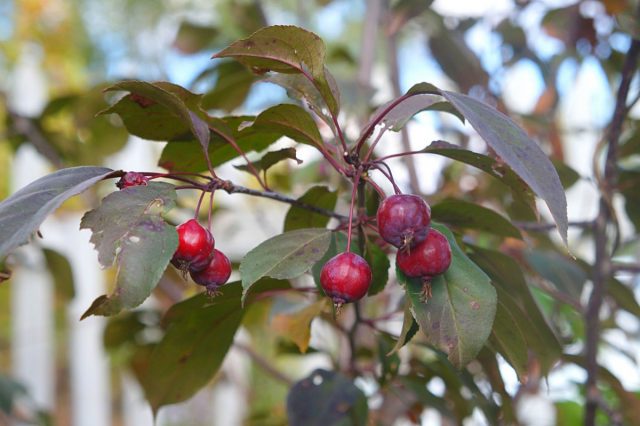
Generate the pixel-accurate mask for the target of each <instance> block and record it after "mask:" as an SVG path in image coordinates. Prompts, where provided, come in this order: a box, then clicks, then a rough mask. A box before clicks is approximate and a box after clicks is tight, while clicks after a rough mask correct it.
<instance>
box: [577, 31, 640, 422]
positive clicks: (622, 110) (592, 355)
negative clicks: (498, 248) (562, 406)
mask: <svg viewBox="0 0 640 426" xmlns="http://www.w3.org/2000/svg"><path fill="white" fill-rule="evenodd" d="M639 55H640V40H637V39H636V40H633V41H632V42H631V46H630V47H629V51H628V52H627V56H626V59H625V62H624V65H623V67H622V73H621V75H622V80H621V81H620V87H619V88H618V94H617V97H616V105H615V109H614V113H613V118H612V120H611V124H610V125H609V131H608V132H607V137H606V139H607V141H608V147H609V149H608V152H607V158H606V162H605V171H604V182H603V185H602V186H601V188H602V190H601V194H600V207H599V212H598V217H597V218H596V220H595V227H594V231H595V268H594V269H593V277H592V282H593V289H592V291H591V295H590V296H589V302H588V304H587V310H586V313H585V324H586V327H585V328H586V342H585V358H586V365H585V367H586V370H587V381H586V384H585V387H586V395H587V403H586V409H585V421H584V422H585V423H584V424H585V425H586V426H594V425H595V422H596V413H597V410H598V408H601V402H600V400H599V399H600V398H599V392H598V387H597V382H598V359H597V355H598V342H599V340H600V308H601V306H602V299H603V296H604V294H605V292H606V283H607V280H608V279H609V277H610V275H611V272H612V265H611V256H610V254H609V253H608V252H607V245H608V242H609V241H608V237H607V225H608V224H609V223H610V222H611V220H612V216H613V211H612V209H611V205H610V203H609V197H610V191H612V190H613V188H615V185H616V182H617V177H618V176H617V175H618V173H617V161H618V139H619V138H620V133H621V131H622V123H623V122H624V118H625V114H626V112H627V104H626V102H627V96H628V93H629V86H630V84H631V80H632V78H633V74H634V72H635V69H636V65H637V62H638V56H639Z"/></svg>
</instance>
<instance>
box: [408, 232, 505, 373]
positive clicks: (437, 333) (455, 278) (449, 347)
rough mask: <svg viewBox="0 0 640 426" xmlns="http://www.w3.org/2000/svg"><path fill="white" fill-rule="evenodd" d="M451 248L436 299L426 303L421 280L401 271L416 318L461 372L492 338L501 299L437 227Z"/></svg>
mask: <svg viewBox="0 0 640 426" xmlns="http://www.w3.org/2000/svg"><path fill="white" fill-rule="evenodd" d="M433 227H434V228H435V229H437V230H438V231H440V232H442V233H443V234H444V235H445V236H446V237H447V240H448V241H449V244H450V245H451V254H452V260H451V266H449V269H448V270H447V271H446V272H445V273H444V274H442V275H439V276H438V277H436V278H435V279H434V280H433V281H432V283H431V286H432V297H431V298H430V299H429V300H428V301H427V302H423V301H422V282H421V280H420V279H414V278H409V277H406V276H405V275H404V274H403V273H402V271H401V270H400V269H399V268H396V270H397V276H398V280H399V281H400V282H401V283H402V284H404V286H405V288H406V291H407V296H408V297H409V300H410V301H411V306H412V308H411V310H412V312H413V316H414V318H415V319H416V321H417V322H418V324H419V325H420V330H421V331H422V333H423V334H424V335H425V336H426V337H427V341H428V342H429V343H430V344H431V345H433V346H435V347H437V348H438V349H440V350H441V351H443V352H444V353H446V354H447V358H448V359H449V361H450V362H451V363H452V364H453V365H454V366H456V367H457V368H462V367H464V366H465V365H467V364H468V363H469V362H470V361H471V360H473V358H474V357H475V356H476V355H477V354H478V352H479V351H480V349H481V348H482V346H484V344H485V342H486V341H487V338H488V337H489V335H490V333H491V329H492V325H493V319H494V317H495V314H496V303H497V297H496V292H495V289H494V288H493V286H492V285H491V283H490V280H489V277H488V276H487V275H485V273H484V272H482V270H481V269H480V268H478V267H477V266H476V265H475V264H474V263H473V262H472V261H471V260H469V258H468V257H467V256H466V255H465V254H464V253H463V252H462V250H461V249H460V247H458V244H457V242H456V240H455V238H454V236H453V234H452V233H451V231H449V230H448V229H447V228H446V227H444V226H441V225H433Z"/></svg>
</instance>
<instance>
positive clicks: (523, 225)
mask: <svg viewBox="0 0 640 426" xmlns="http://www.w3.org/2000/svg"><path fill="white" fill-rule="evenodd" d="M512 223H513V224H514V225H515V226H516V227H518V228H520V229H522V230H524V231H534V232H547V231H552V230H554V229H556V224H555V223H538V222H519V221H514V222H512ZM593 224H594V221H593V220H581V221H575V222H569V223H568V225H569V227H573V228H585V229H588V228H592V227H593Z"/></svg>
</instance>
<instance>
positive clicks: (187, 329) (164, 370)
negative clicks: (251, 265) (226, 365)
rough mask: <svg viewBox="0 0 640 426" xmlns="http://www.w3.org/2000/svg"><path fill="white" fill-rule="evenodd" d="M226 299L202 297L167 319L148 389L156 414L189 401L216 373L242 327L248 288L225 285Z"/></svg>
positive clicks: (152, 361)
mask: <svg viewBox="0 0 640 426" xmlns="http://www.w3.org/2000/svg"><path fill="white" fill-rule="evenodd" d="M220 293H221V294H220V295H218V296H216V297H214V298H210V297H208V296H207V295H206V294H204V293H201V294H199V295H197V296H194V297H191V298H189V299H187V300H185V301H182V302H180V303H177V304H175V305H174V306H173V307H171V309H170V310H169V311H168V312H167V314H166V315H165V317H164V318H163V325H164V326H165V328H166V333H165V335H164V337H163V338H162V340H161V341H160V343H158V345H157V346H156V347H155V348H154V349H153V352H152V353H151V357H150V359H149V360H148V367H147V369H146V371H145V373H144V376H143V378H142V386H143V388H144V391H145V395H146V397H147V400H148V401H149V403H150V404H151V407H152V408H153V410H154V412H157V411H158V408H160V407H161V406H163V405H167V404H173V403H176V402H180V401H184V400H186V399H188V398H190V397H191V396H192V395H193V394H195V393H196V392H197V391H198V390H199V389H200V388H202V387H203V386H205V385H206V384H207V383H208V382H209V381H210V380H211V378H212V377H213V376H214V375H215V374H216V372H217V371H218V369H219V368H220V365H221V364H222V361H223V360H224V357H225V355H226V354H227V352H228V351H229V347H230V346H231V344H232V343H233V337H234V335H235V334H236V330H237V329H238V327H239V326H240V321H241V320H242V316H243V310H242V308H241V306H240V295H241V293H242V287H241V286H240V283H239V282H235V283H230V284H226V285H224V286H222V287H220Z"/></svg>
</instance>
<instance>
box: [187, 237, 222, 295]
mask: <svg viewBox="0 0 640 426" xmlns="http://www.w3.org/2000/svg"><path fill="white" fill-rule="evenodd" d="M213 253H214V255H213V257H212V258H211V260H210V261H209V265H208V266H207V267H206V268H204V269H203V270H200V271H194V270H192V271H190V274H191V278H192V279H193V281H194V282H195V283H196V284H199V285H201V286H204V287H206V289H207V293H208V294H209V295H210V296H215V295H217V294H218V287H220V286H221V285H223V284H225V283H226V282H227V280H228V279H229V276H230V275H231V262H230V261H229V259H228V258H227V256H225V255H224V253H222V252H221V251H220V250H215V249H214V250H213Z"/></svg>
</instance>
